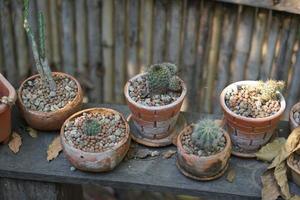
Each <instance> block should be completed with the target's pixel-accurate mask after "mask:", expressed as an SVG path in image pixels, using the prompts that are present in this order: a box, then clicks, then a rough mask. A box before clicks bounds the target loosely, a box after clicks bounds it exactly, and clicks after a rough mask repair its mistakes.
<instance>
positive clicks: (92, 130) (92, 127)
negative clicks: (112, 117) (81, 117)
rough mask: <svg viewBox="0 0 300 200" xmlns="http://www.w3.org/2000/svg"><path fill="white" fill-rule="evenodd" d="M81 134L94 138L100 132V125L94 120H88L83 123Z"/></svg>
mask: <svg viewBox="0 0 300 200" xmlns="http://www.w3.org/2000/svg"><path fill="white" fill-rule="evenodd" d="M82 129H83V133H84V134H86V135H88V136H95V135H97V134H98V133H100V131H101V124H100V122H99V121H98V120H96V119H88V120H86V121H84V123H83V126H82Z"/></svg>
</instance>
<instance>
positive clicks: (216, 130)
mask: <svg viewBox="0 0 300 200" xmlns="http://www.w3.org/2000/svg"><path fill="white" fill-rule="evenodd" d="M222 136H223V131H222V129H221V127H220V126H218V125H217V124H216V123H215V122H214V121H213V120H211V119H204V120H201V121H199V122H198V123H197V124H195V126H194V128H193V133H192V135H191V140H192V143H193V144H194V145H196V146H197V147H198V148H200V149H204V150H205V151H214V150H216V149H217V147H218V143H219V141H220V139H221V137H222Z"/></svg>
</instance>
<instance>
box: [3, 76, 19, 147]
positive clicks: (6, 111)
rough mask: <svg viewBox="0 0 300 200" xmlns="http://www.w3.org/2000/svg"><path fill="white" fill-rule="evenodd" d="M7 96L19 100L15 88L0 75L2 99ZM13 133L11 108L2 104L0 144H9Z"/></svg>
mask: <svg viewBox="0 0 300 200" xmlns="http://www.w3.org/2000/svg"><path fill="white" fill-rule="evenodd" d="M3 96H7V97H9V98H11V99H12V100H13V102H15V101H16V99H17V94H16V91H15V88H13V86H12V85H11V84H10V83H9V82H8V81H7V80H6V79H5V78H4V76H3V75H2V74H0V98H1V97H3ZM10 133H11V106H9V105H6V104H1V103H0V143H1V142H4V143H7V142H8V140H9V136H10Z"/></svg>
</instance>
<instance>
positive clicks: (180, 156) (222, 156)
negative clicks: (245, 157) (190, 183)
mask: <svg viewBox="0 0 300 200" xmlns="http://www.w3.org/2000/svg"><path fill="white" fill-rule="evenodd" d="M193 128H194V125H189V126H187V127H185V129H184V130H182V132H181V133H180V134H179V136H178V138H177V167H178V168H179V170H180V171H181V172H182V173H183V174H184V175H185V176H187V177H189V178H193V179H196V180H203V181H205V180H213V179H216V178H219V177H220V176H222V175H223V174H224V173H225V171H226V169H227V167H228V161H229V158H230V155H231V141H230V137H229V134H228V133H227V132H226V131H224V136H225V140H226V144H225V147H224V149H223V150H222V151H220V152H218V153H217V154H214V155H210V156H196V155H193V154H188V153H187V152H186V151H185V149H184V148H183V146H182V143H181V138H182V136H183V135H184V134H185V133H189V134H191V133H192V132H193Z"/></svg>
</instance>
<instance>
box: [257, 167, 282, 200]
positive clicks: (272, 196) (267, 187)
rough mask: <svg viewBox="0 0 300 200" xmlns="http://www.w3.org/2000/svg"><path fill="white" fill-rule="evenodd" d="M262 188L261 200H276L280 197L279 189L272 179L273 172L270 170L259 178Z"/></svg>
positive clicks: (273, 178)
mask: <svg viewBox="0 0 300 200" xmlns="http://www.w3.org/2000/svg"><path fill="white" fill-rule="evenodd" d="M261 182H262V185H263V188H262V190H261V196H262V200H276V199H277V198H278V197H279V196H280V189H279V186H278V185H277V183H276V180H275V177H274V170H273V169H270V170H268V171H266V172H265V173H264V174H263V175H262V176H261Z"/></svg>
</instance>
